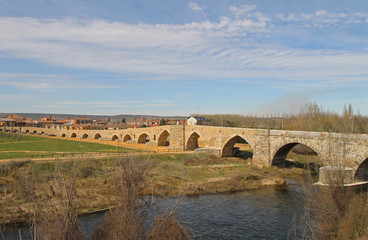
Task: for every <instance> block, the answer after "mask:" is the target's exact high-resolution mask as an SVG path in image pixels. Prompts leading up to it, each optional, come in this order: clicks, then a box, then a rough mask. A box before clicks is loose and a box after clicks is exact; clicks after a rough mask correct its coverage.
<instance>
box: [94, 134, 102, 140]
mask: <svg viewBox="0 0 368 240" xmlns="http://www.w3.org/2000/svg"><path fill="white" fill-rule="evenodd" d="M100 138H102V136H101V134H99V133H96V134H95V136H94V137H93V139H100Z"/></svg>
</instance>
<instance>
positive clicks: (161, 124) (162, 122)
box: [160, 118, 166, 126]
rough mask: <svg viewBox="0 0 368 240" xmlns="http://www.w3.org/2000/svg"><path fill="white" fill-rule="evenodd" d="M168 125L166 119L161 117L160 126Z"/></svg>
mask: <svg viewBox="0 0 368 240" xmlns="http://www.w3.org/2000/svg"><path fill="white" fill-rule="evenodd" d="M163 125H166V122H165V119H163V118H161V120H160V126H163Z"/></svg>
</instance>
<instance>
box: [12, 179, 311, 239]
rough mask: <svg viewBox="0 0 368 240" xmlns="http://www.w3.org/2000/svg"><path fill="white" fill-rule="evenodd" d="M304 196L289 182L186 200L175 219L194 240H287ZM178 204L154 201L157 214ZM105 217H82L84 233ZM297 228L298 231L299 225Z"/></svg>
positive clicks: (25, 233)
mask: <svg viewBox="0 0 368 240" xmlns="http://www.w3.org/2000/svg"><path fill="white" fill-rule="evenodd" d="M303 192H304V191H303V187H302V185H301V183H300V181H297V180H293V179H287V185H286V186H285V187H274V186H269V187H263V188H260V189H256V190H250V191H246V192H239V193H228V194H207V195H200V196H191V197H184V198H183V199H182V200H181V202H180V204H179V206H178V209H177V211H176V218H177V219H178V220H179V221H180V222H181V223H182V224H183V225H184V226H185V227H187V228H188V229H189V230H190V233H191V234H192V235H198V237H196V238H195V239H287V236H288V233H289V232H290V231H292V226H293V219H294V218H295V219H299V217H300V216H301V214H303V211H304V209H303V208H304V198H303ZM175 202H176V198H157V199H154V203H155V205H156V206H157V208H158V209H159V210H155V211H158V212H164V211H165V210H166V209H167V208H168V207H172V206H173V205H174V204H175ZM103 215H104V213H94V214H88V215H84V216H82V217H80V222H81V223H82V225H83V228H84V231H85V232H86V233H87V234H90V233H91V232H92V230H93V228H94V227H95V226H96V225H97V224H98V223H99V222H100V221H101V219H102V218H103ZM294 216H295V217H294ZM296 226H297V227H296V228H297V229H298V224H296ZM21 232H22V236H23V239H30V235H29V233H28V232H29V230H28V228H27V227H23V228H22V229H21ZM292 236H293V237H292V238H295V235H292ZM297 237H298V236H297ZM5 239H19V235H18V229H15V228H8V229H7V230H6V231H5Z"/></svg>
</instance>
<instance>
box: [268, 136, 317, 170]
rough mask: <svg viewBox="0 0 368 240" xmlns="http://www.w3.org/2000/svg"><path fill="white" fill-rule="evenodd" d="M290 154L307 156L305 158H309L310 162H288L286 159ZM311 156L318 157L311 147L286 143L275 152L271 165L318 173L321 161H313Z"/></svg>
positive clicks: (296, 143)
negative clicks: (305, 169) (304, 169)
mask: <svg viewBox="0 0 368 240" xmlns="http://www.w3.org/2000/svg"><path fill="white" fill-rule="evenodd" d="M290 152H291V153H292V154H293V155H309V156H308V157H307V158H309V159H310V160H308V161H307V162H304V161H296V160H292V161H290V160H288V159H287V158H286V157H287V156H288V154H289V153H290ZM313 156H318V154H317V152H316V151H314V150H313V149H312V148H311V147H309V146H307V145H305V144H302V143H298V142H293V143H288V144H285V145H283V146H282V147H280V148H279V149H278V150H277V151H276V153H275V155H274V157H273V159H272V163H271V165H272V166H278V167H298V168H308V169H311V170H313V171H315V172H318V169H319V167H320V166H321V165H322V164H321V159H320V158H318V159H315V158H314V157H313Z"/></svg>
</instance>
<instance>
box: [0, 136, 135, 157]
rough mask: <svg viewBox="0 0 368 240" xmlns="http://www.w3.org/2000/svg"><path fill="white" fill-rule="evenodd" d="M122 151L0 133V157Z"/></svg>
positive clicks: (58, 155) (95, 145)
mask: <svg viewBox="0 0 368 240" xmlns="http://www.w3.org/2000/svg"><path fill="white" fill-rule="evenodd" d="M117 151H118V152H119V153H124V152H129V151H131V150H128V149H122V148H118V149H117V147H115V146H110V145H104V144H98V143H89V142H78V141H69V140H61V139H53V138H47V137H38V136H30V135H19V134H7V133H0V159H16V158H47V157H63V156H71V155H73V154H82V153H95V154H98V153H101V154H102V153H114V152H115V153H116V152H117Z"/></svg>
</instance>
